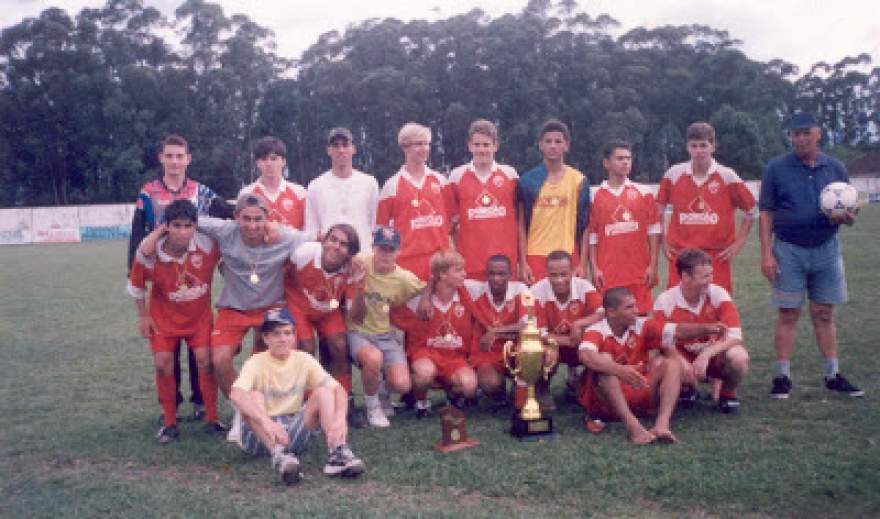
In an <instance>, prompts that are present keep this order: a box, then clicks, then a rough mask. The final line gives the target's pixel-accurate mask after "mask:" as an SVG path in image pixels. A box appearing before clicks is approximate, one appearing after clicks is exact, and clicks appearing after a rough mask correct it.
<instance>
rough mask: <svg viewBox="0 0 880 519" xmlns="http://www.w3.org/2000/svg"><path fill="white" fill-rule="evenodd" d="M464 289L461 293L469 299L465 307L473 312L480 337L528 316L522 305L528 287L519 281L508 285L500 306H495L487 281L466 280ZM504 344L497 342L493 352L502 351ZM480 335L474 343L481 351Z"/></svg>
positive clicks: (501, 341) (500, 341)
mask: <svg viewBox="0 0 880 519" xmlns="http://www.w3.org/2000/svg"><path fill="white" fill-rule="evenodd" d="M463 288H464V289H463V290H461V291H459V293H460V294H463V296H464V297H466V298H467V299H466V300H465V305H466V306H467V307H468V309H469V310H471V313H472V314H473V316H474V320H475V321H476V324H477V325H478V328H477V330H478V332H479V334H480V335H482V334H483V333H485V332H486V330H487V329H489V328H490V327H497V326H507V325H511V324H516V323H518V322H520V321H521V320H522V319H523V317H525V315H526V309H525V307H524V306H523V304H522V298H521V295H522V293H523V292H524V291H525V290H526V286H525V285H524V284H523V283H520V282H519V281H510V282H508V283H507V293H505V294H504V302H502V303H501V304H500V305H496V304H495V300H494V299H493V298H492V292H491V291H490V290H489V284H488V283H486V282H485V281H476V280H473V279H466V280H465V281H464V287H463ZM503 344H504V341H503V340H500V339H499V340H496V341H495V344H493V346H492V350H493V351H497V350H500V348H501V346H502V345H503ZM479 346H480V344H479V335H478V336H477V340H475V341H474V347H476V348H477V349H476V350H474V351H475V352H476V351H479Z"/></svg>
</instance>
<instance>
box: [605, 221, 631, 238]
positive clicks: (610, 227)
mask: <svg viewBox="0 0 880 519" xmlns="http://www.w3.org/2000/svg"><path fill="white" fill-rule="evenodd" d="M638 230H639V222H634V221H629V222H615V223H609V224H607V225H606V226H605V236H616V235H618V234H628V233H631V232H636V231H638Z"/></svg>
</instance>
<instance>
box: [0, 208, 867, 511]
mask: <svg viewBox="0 0 880 519" xmlns="http://www.w3.org/2000/svg"><path fill="white" fill-rule="evenodd" d="M755 235H756V233H755V232H753V240H752V241H751V242H750V244H749V246H748V248H747V249H746V250H745V251H744V253H743V255H742V256H741V257H740V258H738V260H737V262H736V280H737V287H736V288H737V292H736V295H735V300H736V302H737V303H738V305H739V308H740V312H741V313H742V317H743V328H744V334H745V336H746V341H747V345H748V348H749V350H750V352H751V355H752V370H751V372H750V373H749V375H748V376H747V378H746V380H745V382H744V385H743V387H742V388H741V391H740V397H741V399H742V402H743V408H742V412H741V413H740V415H738V416H723V415H720V414H718V413H717V412H716V411H715V408H714V406H711V405H710V404H709V403H708V402H703V403H701V405H699V406H698V407H697V408H695V409H691V410H682V411H679V412H678V413H676V417H675V421H674V423H673V427H674V430H675V431H676V433H677V435H678V437H679V439H680V440H681V443H679V444H677V445H671V446H660V445H652V446H647V447H635V446H632V445H630V444H628V443H627V441H626V440H625V438H624V434H623V429H622V427H621V426H620V425H619V424H614V425H612V426H610V427H608V428H607V429H606V430H605V432H603V433H602V434H600V435H592V434H590V433H587V432H586V431H585V430H584V429H583V428H582V426H581V424H580V418H581V414H580V412H579V411H578V410H577V409H576V408H574V407H572V406H565V405H563V406H562V407H561V410H560V412H559V413H558V414H557V415H556V417H555V425H556V427H557V430H558V431H559V432H560V438H559V440H558V441H556V442H551V443H543V444H536V443H520V442H518V441H516V440H514V439H512V438H511V437H510V436H509V435H508V434H507V433H506V431H505V428H506V427H507V426H508V416H507V413H506V412H504V413H501V412H499V413H495V414H493V413H491V412H490V411H488V410H487V409H485V408H482V407H481V408H479V409H470V410H468V413H467V414H468V429H469V432H470V434H471V435H472V436H474V437H476V438H477V439H479V440H480V441H481V442H482V444H481V445H480V446H478V447H476V448H474V449H470V450H467V451H462V452H458V453H452V454H439V453H436V452H434V451H433V450H432V449H431V445H432V444H433V443H434V442H435V441H437V440H438V439H439V436H440V427H439V419H438V418H433V419H430V420H421V421H419V420H416V419H415V417H414V416H413V415H412V414H408V413H404V414H402V415H398V416H397V417H396V418H394V419H392V421H393V427H392V428H391V429H388V430H354V431H352V432H351V433H350V440H351V444H352V446H353V448H354V450H355V452H356V453H357V454H358V455H360V456H361V457H362V458H363V459H364V460H365V461H366V463H367V464H368V472H367V474H365V476H364V477H362V478H361V479H359V480H355V481H338V480H329V479H327V478H325V477H323V476H322V475H321V473H320V470H321V467H322V466H323V462H324V449H323V441H321V440H319V441H318V444H317V445H314V446H313V449H312V451H311V453H310V454H309V455H307V456H306V457H305V458H304V459H303V462H304V465H305V473H306V479H305V481H304V482H303V484H301V485H300V486H298V487H292V488H287V487H283V486H282V485H280V484H279V483H277V482H276V479H275V477H274V474H273V473H272V472H271V471H270V468H269V463H268V461H266V460H258V459H250V458H248V457H247V456H245V455H244V454H242V453H241V452H239V451H238V450H237V449H236V448H234V447H232V446H231V445H229V444H226V443H225V442H220V441H217V440H210V439H208V438H207V437H206V436H205V435H204V434H203V433H202V432H201V430H200V426H199V425H198V424H195V423H194V422H190V421H184V422H182V428H181V433H182V434H181V441H179V442H177V443H175V444H171V445H168V446H160V445H158V444H157V443H156V442H155V440H154V439H153V435H154V434H155V432H156V429H157V427H158V424H157V416H158V414H159V407H158V405H157V403H156V396H155V390H154V387H153V376H152V368H151V365H152V361H151V357H150V354H149V349H148V348H147V346H146V345H145V343H144V341H143V340H142V339H141V338H140V337H139V336H138V334H137V329H136V320H135V311H134V306H133V304H132V302H131V301H130V299H129V297H128V295H127V294H126V292H125V290H124V287H125V272H124V268H123V264H124V262H125V259H124V257H125V244H124V243H122V242H105V243H88V244H79V245H54V246H52V245H44V246H7V247H3V248H0V264H2V266H3V268H2V271H0V286H2V288H3V296H4V297H3V298H2V301H0V347H2V352H3V356H2V360H0V366H2V373H3V378H2V382H0V416H2V419H0V420H2V427H0V440H2V441H0V475H2V477H0V516H3V517H54V516H58V515H61V516H85V517H93V516H127V517H139V516H208V515H210V516H218V517H227V516H228V517H234V516H244V515H250V516H291V515H295V514H309V515H315V516H340V515H351V516H432V517H433V516H441V517H460V516H468V517H498V516H516V517H540V516H551V517H555V516H560V517H568V516H600V517H607V516H613V517H618V516H625V517H643V516H649V517H682V516H687V517H694V516H695V517H716V516H720V517H730V516H737V517H740V516H754V517H766V516H772V517H776V516H783V517H828V516H836V517H877V516H880V449H878V442H880V413H878V411H880V408H878V405H877V402H878V396H880V382H878V376H877V374H878V372H880V356H878V354H877V332H878V330H880V317H878V314H877V312H876V311H875V309H874V308H873V306H874V304H876V301H877V295H876V294H877V291H878V289H880V282H878V270H877V258H880V241H878V239H877V238H878V236H880V207H876V206H874V207H867V208H865V210H864V211H863V212H862V216H861V218H860V221H859V223H858V224H857V225H856V226H855V227H853V228H849V229H845V230H844V231H843V232H842V239H843V242H844V250H845V257H846V263H847V265H846V266H847V273H848V276H847V277H848V281H849V287H850V297H851V301H850V303H849V304H848V305H846V306H843V307H841V308H840V309H839V311H838V313H837V314H836V315H837V321H838V332H839V336H840V343H841V355H840V357H841V367H842V372H843V373H845V374H846V375H847V376H848V377H850V379H851V380H853V381H855V382H856V383H857V384H859V385H860V386H862V387H863V389H865V390H866V392H867V396H866V397H865V398H863V399H849V398H848V397H844V396H839V395H833V394H830V393H829V392H827V391H826V390H825V389H824V386H823V385H822V380H821V360H820V357H819V355H818V354H817V352H816V346H815V343H814V342H813V339H812V335H811V333H810V329H809V325H808V322H807V321H806V320H805V321H803V322H802V323H801V328H800V334H799V337H798V350H797V351H796V353H795V356H794V359H793V363H792V364H793V365H792V371H793V379H794V384H795V387H794V392H793V394H792V397H791V398H790V399H789V400H786V401H771V400H770V399H769V398H768V391H769V383H770V378H771V376H772V366H773V353H772V337H773V322H774V316H775V314H774V310H773V309H772V308H771V306H770V305H769V303H768V287H767V284H766V282H765V281H764V280H763V278H762V277H761V276H760V273H759V271H758V267H757V265H758V250H757V243H756V242H757V240H756V239H754V238H755ZM872 302H873V303H872ZM557 386H558V383H557ZM356 387H358V384H356ZM556 389H557V391H558V390H559V389H560V388H559V387H557V388H556ZM357 391H358V392H359V391H360V388H359V387H358V389H357ZM440 400H442V397H441V396H440V395H439V394H438V395H435V402H439V401H440ZM182 412H185V413H188V412H189V407H188V405H187V406H184V408H183V409H182ZM228 415H229V410H228V407H227V404H226V403H222V404H221V416H223V417H224V418H228Z"/></svg>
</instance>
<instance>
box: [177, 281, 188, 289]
mask: <svg viewBox="0 0 880 519" xmlns="http://www.w3.org/2000/svg"><path fill="white" fill-rule="evenodd" d="M187 288H189V285H187V284H186V281H181V282H180V283H178V284H177V289H178V290H186V289H187Z"/></svg>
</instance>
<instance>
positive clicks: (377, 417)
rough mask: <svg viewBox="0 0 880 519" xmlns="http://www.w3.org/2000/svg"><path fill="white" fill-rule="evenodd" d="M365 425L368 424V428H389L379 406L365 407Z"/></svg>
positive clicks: (383, 412) (386, 418)
mask: <svg viewBox="0 0 880 519" xmlns="http://www.w3.org/2000/svg"><path fill="white" fill-rule="evenodd" d="M367 423H369V424H370V427H389V426H390V425H391V422H389V421H388V417H387V416H385V411H384V410H383V409H382V407H381V406H376V407H367Z"/></svg>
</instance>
